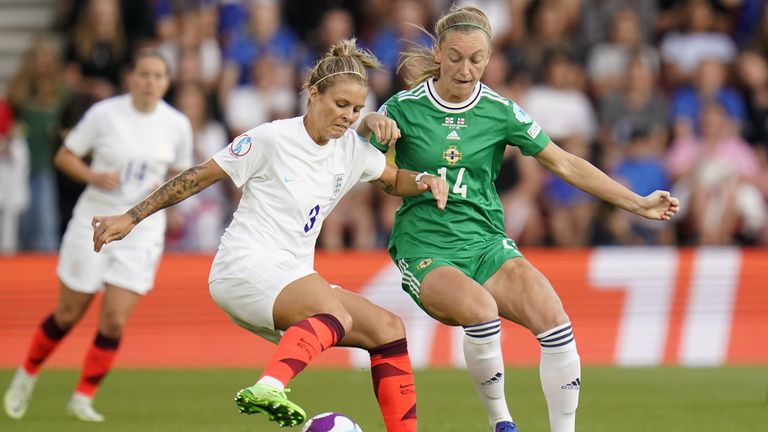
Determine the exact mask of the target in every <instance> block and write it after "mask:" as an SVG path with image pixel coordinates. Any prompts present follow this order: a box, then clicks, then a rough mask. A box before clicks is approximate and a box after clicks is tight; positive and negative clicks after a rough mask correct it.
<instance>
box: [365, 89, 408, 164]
mask: <svg viewBox="0 0 768 432" xmlns="http://www.w3.org/2000/svg"><path fill="white" fill-rule="evenodd" d="M398 94H399V93H398ZM398 94H395V95H394V96H392V97H390V98H389V99H387V101H386V102H384V105H382V106H381V108H379V111H378V112H379V114H384V115H385V116H387V117H389V118H391V119H392V120H394V121H395V123H397V124H400V121H399V120H400V118H399V113H400V107H399V106H397V96H398ZM368 141H369V142H370V143H371V144H372V145H373V146H374V147H376V148H377V149H379V151H380V152H382V153H386V152H387V150H389V146H388V145H386V144H382V143H380V142H379V141H378V140H377V139H376V134H374V133H373V132H371V136H370V137H369V139H368Z"/></svg>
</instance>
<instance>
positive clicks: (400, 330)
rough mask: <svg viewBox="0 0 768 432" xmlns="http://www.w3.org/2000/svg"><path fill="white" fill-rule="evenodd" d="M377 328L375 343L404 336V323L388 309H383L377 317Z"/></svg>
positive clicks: (386, 341) (379, 343) (383, 342)
mask: <svg viewBox="0 0 768 432" xmlns="http://www.w3.org/2000/svg"><path fill="white" fill-rule="evenodd" d="M377 322H378V323H379V325H378V326H377V329H378V330H379V331H378V332H377V333H378V334H377V335H375V336H376V340H375V344H376V345H384V344H386V343H389V342H392V341H396V340H398V339H403V338H405V324H403V320H402V319H400V317H399V316H397V315H395V314H393V313H392V312H389V311H383V313H382V314H381V317H378V318H377Z"/></svg>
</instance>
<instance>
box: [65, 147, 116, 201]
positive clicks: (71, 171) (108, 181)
mask: <svg viewBox="0 0 768 432" xmlns="http://www.w3.org/2000/svg"><path fill="white" fill-rule="evenodd" d="M53 163H54V165H56V168H58V169H59V170H61V172H63V173H64V174H66V175H67V177H69V178H71V179H72V180H75V181H78V182H81V183H89V184H93V185H94V186H96V187H99V188H101V189H105V190H108V191H111V190H113V189H115V188H116V187H117V186H119V185H120V174H119V173H118V172H117V171H112V172H101V173H97V172H94V171H93V170H91V167H89V166H88V165H87V164H86V163H85V162H83V160H82V159H80V157H78V156H77V155H76V154H74V153H72V150H70V149H68V148H67V147H66V146H61V147H59V150H58V151H57V152H56V156H54V158H53Z"/></svg>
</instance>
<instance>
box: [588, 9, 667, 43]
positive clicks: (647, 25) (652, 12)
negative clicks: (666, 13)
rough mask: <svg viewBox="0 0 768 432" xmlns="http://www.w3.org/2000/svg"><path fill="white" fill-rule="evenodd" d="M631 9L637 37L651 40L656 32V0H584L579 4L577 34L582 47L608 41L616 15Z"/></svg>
mask: <svg viewBox="0 0 768 432" xmlns="http://www.w3.org/2000/svg"><path fill="white" fill-rule="evenodd" d="M627 11H632V12H633V13H634V15H635V17H636V18H637V23H638V32H639V38H640V40H642V41H646V42H647V41H652V40H653V39H654V36H655V33H656V17H657V13H658V0H584V1H583V2H582V5H581V16H580V19H581V22H580V24H581V25H580V30H579V36H580V38H581V40H582V45H583V46H584V47H592V46H594V45H597V44H600V43H603V42H606V41H608V39H609V38H610V37H611V34H610V33H612V32H613V31H614V28H613V25H612V23H613V22H614V21H615V19H616V15H617V14H619V13H624V12H627Z"/></svg>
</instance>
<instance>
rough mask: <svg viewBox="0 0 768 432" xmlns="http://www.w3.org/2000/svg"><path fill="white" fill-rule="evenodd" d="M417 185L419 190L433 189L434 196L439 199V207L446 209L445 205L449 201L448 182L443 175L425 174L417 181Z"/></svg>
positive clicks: (436, 199)
mask: <svg viewBox="0 0 768 432" xmlns="http://www.w3.org/2000/svg"><path fill="white" fill-rule="evenodd" d="M416 185H417V186H418V187H419V190H422V191H425V190H427V189H429V190H431V191H432V196H434V197H435V201H437V208H439V209H440V210H445V205H446V203H447V202H448V183H447V182H446V181H445V180H443V178H442V177H438V176H433V175H430V174H424V175H423V176H421V178H419V181H417V182H416Z"/></svg>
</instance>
